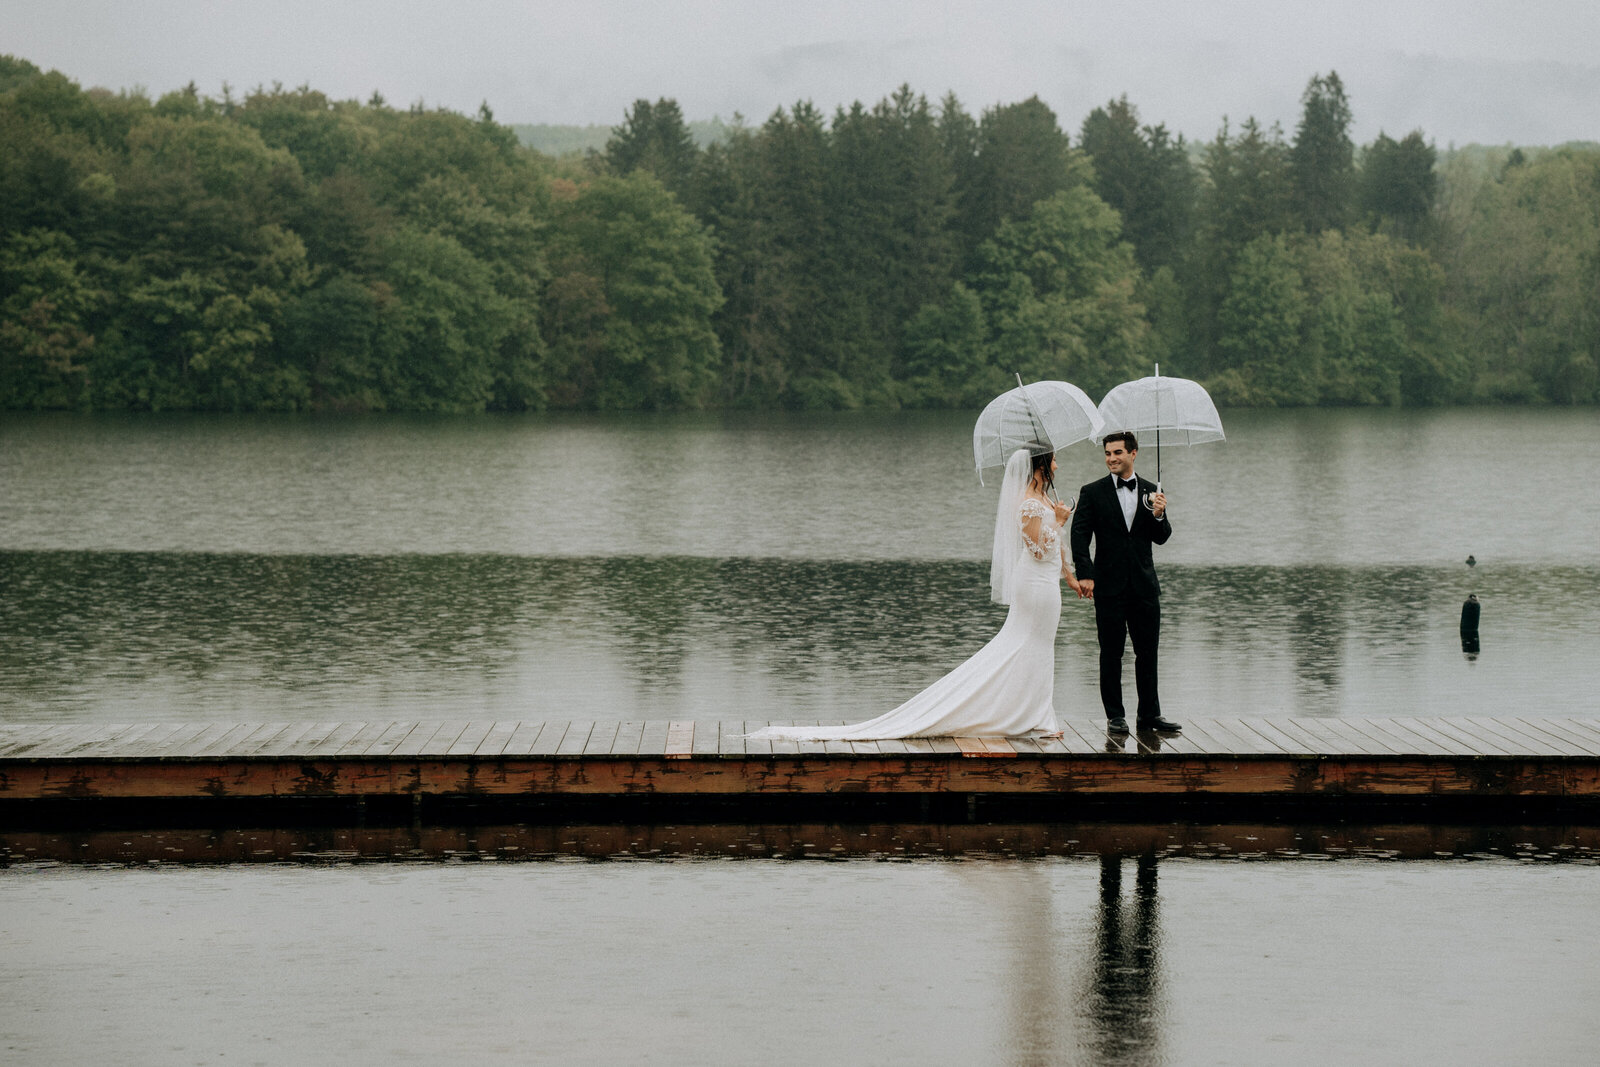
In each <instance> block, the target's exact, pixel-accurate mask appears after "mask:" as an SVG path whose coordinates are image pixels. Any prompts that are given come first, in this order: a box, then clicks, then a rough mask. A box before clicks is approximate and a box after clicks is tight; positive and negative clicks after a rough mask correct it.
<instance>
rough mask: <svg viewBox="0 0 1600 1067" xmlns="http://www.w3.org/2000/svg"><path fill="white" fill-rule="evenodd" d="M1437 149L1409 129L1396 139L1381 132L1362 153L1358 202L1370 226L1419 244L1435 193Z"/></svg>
mask: <svg viewBox="0 0 1600 1067" xmlns="http://www.w3.org/2000/svg"><path fill="white" fill-rule="evenodd" d="M1436 162H1437V153H1436V152H1435V151H1434V147H1433V145H1431V144H1429V143H1427V142H1426V141H1424V140H1423V139H1422V131H1421V130H1412V131H1411V132H1410V133H1408V134H1406V135H1405V137H1403V138H1401V139H1400V140H1399V141H1396V140H1394V139H1393V138H1391V137H1389V136H1388V135H1387V134H1384V133H1382V132H1380V133H1379V134H1378V139H1377V140H1375V141H1373V142H1372V144H1371V145H1369V146H1368V147H1367V149H1366V151H1365V152H1364V153H1363V154H1362V161H1361V177H1360V193H1361V196H1360V200H1361V210H1362V213H1363V214H1364V215H1365V216H1366V218H1367V219H1368V220H1369V222H1370V224H1371V225H1372V227H1373V228H1375V229H1379V230H1381V231H1383V232H1392V233H1394V234H1395V235H1396V236H1398V237H1400V238H1401V239H1403V240H1406V241H1410V242H1412V243H1413V244H1420V243H1422V242H1423V241H1425V240H1426V239H1427V238H1428V236H1429V231H1428V223H1429V220H1430V218H1431V216H1432V213H1433V208H1434V203H1435V201H1436V200H1437V198H1438V195H1439V180H1438V174H1437V173H1436V172H1435V169H1434V167H1435V164H1436Z"/></svg>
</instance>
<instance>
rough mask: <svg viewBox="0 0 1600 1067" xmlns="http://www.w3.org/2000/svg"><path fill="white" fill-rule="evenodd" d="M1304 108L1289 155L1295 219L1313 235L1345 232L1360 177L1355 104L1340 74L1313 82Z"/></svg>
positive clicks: (1304, 95) (1305, 96)
mask: <svg viewBox="0 0 1600 1067" xmlns="http://www.w3.org/2000/svg"><path fill="white" fill-rule="evenodd" d="M1300 104H1301V114H1300V125H1299V126H1297V127H1295V135H1294V147H1293V148H1292V149H1291V150H1290V153H1289V166H1290V173H1291V175H1292V178H1293V189H1294V209H1295V213H1296V215H1297V216H1298V217H1299V220H1300V223H1301V225H1303V226H1304V227H1305V229H1306V230H1307V232H1309V233H1321V232H1322V231H1323V230H1340V229H1343V228H1344V227H1345V226H1346V225H1348V224H1349V221H1350V214H1351V209H1352V208H1353V206H1354V204H1355V192H1356V184H1355V183H1356V173H1355V145H1354V144H1353V143H1352V142H1351V140H1350V102H1349V101H1348V100H1347V99H1346V98H1345V93H1344V83H1343V82H1341V81H1340V80H1339V75H1338V72H1336V71H1329V72H1328V74H1327V76H1325V77H1324V76H1321V75H1318V76H1316V77H1313V78H1312V79H1311V81H1310V83H1309V84H1307V85H1306V91H1305V93H1304V94H1303V95H1302V96H1301V97H1300Z"/></svg>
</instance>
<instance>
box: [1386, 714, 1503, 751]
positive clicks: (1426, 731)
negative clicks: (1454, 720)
mask: <svg viewBox="0 0 1600 1067" xmlns="http://www.w3.org/2000/svg"><path fill="white" fill-rule="evenodd" d="M1405 726H1406V729H1410V731H1411V733H1414V734H1418V736H1419V737H1426V739H1429V741H1430V742H1432V744H1434V745H1435V747H1434V749H1430V752H1443V753H1445V755H1469V757H1482V755H1485V753H1483V750H1482V749H1478V747H1477V745H1472V744H1467V742H1466V741H1459V739H1456V737H1454V736H1453V734H1450V733H1445V731H1442V729H1438V728H1437V726H1432V725H1429V721H1427V720H1426V718H1408V720H1405Z"/></svg>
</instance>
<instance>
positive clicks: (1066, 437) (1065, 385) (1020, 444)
mask: <svg viewBox="0 0 1600 1067" xmlns="http://www.w3.org/2000/svg"><path fill="white" fill-rule="evenodd" d="M1102 428H1103V424H1102V423H1101V421H1100V413H1099V411H1098V410H1097V409H1096V408H1095V406H1094V401H1092V400H1090V399H1089V397H1088V395H1087V394H1085V393H1084V391H1083V390H1082V389H1079V388H1078V387H1077V386H1076V385H1073V384H1072V383H1071V382H1033V383H1031V384H1029V385H1023V384H1022V383H1021V382H1020V381H1019V382H1018V383H1017V387H1016V388H1015V389H1011V390H1009V391H1007V392H1004V393H1001V394H1000V395H999V396H997V397H995V398H994V399H993V400H991V401H989V406H988V407H986V408H984V409H983V414H981V415H979V416H978V423H977V425H976V426H974V427H973V429H972V459H973V462H974V463H976V464H977V467H978V478H979V480H980V481H981V480H982V478H983V472H984V471H986V470H988V469H989V468H991V467H1004V466H1005V465H1006V460H1007V459H1008V458H1009V457H1010V456H1011V453H1013V452H1015V451H1016V450H1017V449H1019V448H1026V449H1028V450H1029V451H1030V452H1035V453H1038V452H1058V451H1060V450H1061V449H1063V448H1066V447H1067V446H1068V445H1070V444H1073V443H1075V442H1078V441H1082V440H1085V439H1087V438H1090V437H1098V436H1100V431H1101V429H1102Z"/></svg>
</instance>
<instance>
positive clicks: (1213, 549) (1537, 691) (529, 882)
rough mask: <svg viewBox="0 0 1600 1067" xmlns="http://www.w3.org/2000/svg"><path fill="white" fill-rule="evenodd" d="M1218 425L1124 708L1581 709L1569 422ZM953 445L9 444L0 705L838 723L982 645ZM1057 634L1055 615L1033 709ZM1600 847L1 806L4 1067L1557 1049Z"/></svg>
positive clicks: (1188, 501) (374, 438)
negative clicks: (196, 820) (430, 822)
mask: <svg viewBox="0 0 1600 1067" xmlns="http://www.w3.org/2000/svg"><path fill="white" fill-rule="evenodd" d="M1226 419H1227V425H1228V431H1229V441H1228V442H1227V443H1226V444H1222V445H1215V446H1205V447H1203V448H1195V449H1191V450H1184V449H1168V450H1166V452H1165V454H1164V455H1163V468H1164V470H1163V474H1164V476H1165V479H1166V481H1167V484H1168V488H1169V489H1170V491H1171V493H1172V495H1173V498H1174V501H1175V503H1174V523H1175V526H1176V528H1177V533H1176V536H1175V537H1174V540H1173V542H1172V543H1171V544H1170V545H1169V546H1166V547H1165V548H1163V549H1161V550H1159V552H1160V555H1159V557H1158V558H1159V565H1160V567H1161V571H1162V575H1163V580H1164V583H1165V586H1166V596H1165V613H1166V632H1165V635H1164V638H1163V684H1164V689H1165V696H1166V699H1165V703H1166V705H1167V708H1168V711H1169V714H1177V715H1179V716H1180V717H1181V715H1182V714H1185V713H1188V714H1227V715H1273V714H1280V713H1286V712H1292V713H1294V714H1298V715H1341V714H1363V715H1388V714H1430V713H1431V714H1439V713H1449V714H1474V713H1480V714H1489V713H1507V712H1512V713H1514V712H1518V711H1524V712H1531V713H1536V714H1577V715H1592V714H1596V712H1597V704H1596V698H1595V696H1594V692H1595V684H1594V683H1595V668H1594V666H1593V649H1594V648H1595V645H1596V640H1597V638H1600V597H1597V595H1596V594H1597V592H1600V540H1597V539H1596V538H1595V537H1594V536H1593V531H1594V529H1595V528H1596V526H1597V522H1600V494H1596V493H1595V492H1594V490H1593V484H1594V472H1595V471H1596V469H1597V468H1600V420H1596V418H1595V415H1594V413H1593V412H1592V411H1509V412H1507V411H1445V412H1422V413H1411V412H1407V413H1396V412H1286V413H1285V412H1278V413H1274V412H1267V413H1228V415H1227V416H1226ZM969 429H970V427H969V425H968V423H967V420H966V419H964V418H961V417H954V416H897V417H893V418H888V417H882V418H880V417H826V418H798V417H796V418H770V417H762V418H756V417H749V418H745V417H740V418H731V419H642V420H601V419H474V420H428V419H371V420H357V421H351V422H327V423H323V422H317V421H312V420H296V419H270V418H260V419H255V418H251V419H226V418H210V419H208V418H173V419H104V418H76V417H69V418H61V417H38V418H35V417H18V416H10V415H8V416H6V417H5V418H4V419H3V420H0V719H5V720H13V721H19V720H62V721H69V720H82V721H95V720H100V721H129V720H140V719H170V718H187V719H204V718H224V717H226V718H251V719H255V718H260V719H286V718H315V719H322V720H327V719H370V718H379V717H381V718H396V719H398V718H409V717H419V718H420V717H430V718H431V717H449V718H464V719H476V718H518V717H526V718H532V717H544V716H550V717H560V718H569V717H571V718H579V717H583V718H669V717H670V718H705V719H720V718H741V719H752V718H766V717H770V718H818V717H834V716H838V717H844V716H854V715H856V714H861V715H867V714H873V713H876V712H877V711H881V710H882V709H883V708H884V707H886V706H889V705H891V704H893V703H897V702H898V701H899V700H900V699H902V698H903V697H904V696H905V695H907V694H908V693H909V692H910V691H912V690H915V689H916V688H918V687H920V686H921V685H923V684H926V682H928V681H929V680H931V679H932V678H933V677H936V676H937V675H938V674H940V673H942V672H943V671H944V670H946V669H948V668H949V667H950V666H951V665H953V664H954V663H956V662H958V661H959V660H960V659H961V658H963V657H964V656H966V655H967V654H968V653H970V652H971V651H972V650H973V649H975V648H976V647H977V646H978V645H979V644H981V643H982V642H983V641H984V640H986V639H987V637H988V636H989V635H990V634H991V633H992V632H993V630H994V629H995V627H996V626H998V624H999V621H1000V614H999V611H998V609H996V608H994V607H992V606H990V605H989V604H988V603H987V598H986V595H985V580H986V569H985V563H984V562H983V558H984V555H985V553H986V551H987V545H988V539H989V533H990V524H991V522H992V515H991V510H990V509H992V507H993V493H994V489H993V487H992V486H990V487H989V488H988V489H983V488H980V487H978V486H977V485H976V484H975V482H974V480H973V478H972V474H971V471H970V469H969V466H968V464H969V460H968V455H969V453H968V452H967V437H966V435H967V433H968V432H969ZM1065 459H1066V462H1065V463H1064V467H1065V470H1064V472H1063V475H1062V478H1061V480H1062V482H1063V483H1064V484H1067V485H1071V484H1074V483H1076V482H1080V481H1084V480H1087V479H1088V478H1090V477H1094V476H1096V475H1098V473H1099V471H1100V468H1099V467H1098V466H1097V464H1096V463H1095V461H1094V457H1093V455H1092V453H1090V452H1089V451H1088V450H1086V449H1082V448H1080V449H1078V450H1075V451H1074V452H1072V453H1069V454H1068V455H1067V456H1066V457H1065ZM1152 460H1153V456H1151V454H1150V450H1149V448H1148V447H1147V448H1146V449H1145V450H1143V451H1142V452H1141V459H1140V469H1141V471H1142V472H1145V473H1151V468H1152V466H1153V463H1152V462H1151V461H1152ZM1469 553H1470V554H1472V555H1474V556H1475V558H1476V560H1477V561H1478V566H1477V567H1475V568H1468V567H1467V566H1465V564H1464V562H1463V561H1464V560H1465V558H1466V556H1467V555H1468V554H1469ZM1468 593H1476V594H1477V595H1479V596H1480V598H1481V599H1482V601H1483V613H1484V615H1483V646H1482V650H1481V653H1479V654H1478V655H1476V656H1475V657H1469V656H1468V655H1466V654H1464V653H1463V651H1462V649H1461V646H1460V643H1459V639H1458V634H1457V618H1458V613H1459V610H1460V604H1461V601H1462V599H1463V598H1464V597H1465V596H1466V595H1467V594H1468ZM1092 649H1093V631H1092V621H1091V612H1090V611H1089V610H1088V609H1087V606H1086V605H1081V604H1068V605H1067V611H1066V612H1065V614H1064V617H1063V623H1062V632H1061V638H1060V642H1059V644H1058V654H1057V680H1056V681H1057V689H1056V693H1057V706H1058V708H1059V709H1060V710H1061V711H1063V712H1064V713H1067V714H1072V715H1093V714H1095V713H1096V706H1095V697H1094V681H1093V675H1094V669H1095V668H1094V659H1093V651H1092ZM1135 839H1136V840H1135ZM732 856H737V857H744V858H743V859H741V860H740V861H738V862H733V861H731V860H729V859H727V858H726V857H732ZM1597 857H1600V840H1596V838H1595V833H1594V830H1593V828H1592V827H1578V828H1561V827H1531V828H1530V827H1452V828H1430V827H1422V828H1416V827H1412V828H1406V827H1395V826H1386V827H1371V828H1366V829H1365V830H1363V831H1360V832H1359V833H1358V832H1357V831H1356V830H1354V829H1352V828H1344V827H1334V828H1327V827H1323V828H1315V829H1310V828H1303V827H1292V826H1284V825H1263V826H1260V827H1235V828H1231V829H1230V828H1217V827H1197V826H1188V825H1185V824H1182V823H1178V822H1174V823H1172V824H1163V825H1161V826H1156V827H1145V828H1142V829H1140V830H1138V831H1134V830H1131V829H1130V828H1128V827H1119V826H1116V825H1109V826H1108V825H1085V826H1075V827H1067V826H1055V825H1018V826H1006V825H998V826H997V825H985V824H981V823H980V824H973V825H965V826H960V827H939V826H931V827H918V826H905V825H894V826H876V827H873V826H850V825H807V826H794V827H779V828H772V827H739V826H734V827H726V826H724V827H718V826H688V827H678V826H645V827H628V826H573V825H565V824H558V825H520V826H513V827H500V828H493V827H471V826H455V827H439V828H432V829H428V828H402V829H389V830H383V829H381V828H380V829H343V830H340V829H324V830H318V831H309V832H303V831H295V830H264V831H252V830H249V829H244V828H232V829H220V830H189V831H182V832H179V831H147V830H125V829H112V830H102V831H99V832H95V833H60V832H49V831H42V830H33V831H31V832H27V833H24V832H22V831H21V830H19V829H17V828H15V827H12V828H10V829H8V830H6V831H4V832H0V943H3V944H4V945H5V966H3V967H0V1059H3V1060H5V1061H6V1062H11V1061H13V1060H14V1061H16V1062H21V1063H45V1064H56V1063H61V1064H68V1063H82V1062H96V1061H103V1062H117V1063H128V1064H163V1065H164V1064H171V1063H188V1062H217V1061H221V1060H226V1061H230V1062H245V1063H269V1064H277V1063H306V1062H341V1063H353V1064H365V1063H392V1062H426V1063H437V1062H454V1061H463V1062H466V1061H470V1062H484V1063H490V1062H505V1063H525V1062H544V1063H573V1062H636V1061H642V1062H660V1063H667V1064H745V1063H750V1062H764V1063H765V1062H770V1063H873V1064H876V1063H886V1064H887V1063H963V1064H965V1063H1008V1064H1010V1063H1014V1064H1046V1063H1069V1064H1075V1063H1090V1064H1184V1065H1187V1064H1211V1063H1215V1064H1258V1063H1259V1064H1277V1063H1283V1062H1290V1063H1347V1062H1367V1063H1417V1062H1453V1063H1463V1064H1477V1063H1484V1064H1490V1063H1506V1062H1521V1061H1525V1060H1536V1061H1538V1062H1544V1063H1584V1062H1588V1061H1589V1060H1590V1059H1592V1055H1593V1049H1594V1047H1595V1043H1596V1042H1597V1041H1600V1023H1597V1021H1596V1018H1597V1017H1596V1015H1595V1013H1594V1012H1593V1010H1592V1006H1593V1004H1594V1002H1595V1000H1596V998H1597V996H1600V971H1597V970H1596V969H1595V968H1594V967H1593V966H1592V964H1591V957H1592V954H1593V946H1594V944H1596V943H1597V942H1600V919H1597V914H1600V913H1597V912H1596V910H1595V909H1594V907H1593V901H1594V899H1595V869H1594V866H1595V863H1596V859H1597ZM527 858H533V859H536V860H537V861H536V862H515V861H516V860H518V859H527ZM600 860H605V861H600ZM830 860H831V862H830ZM468 861H472V862H468Z"/></svg>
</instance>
